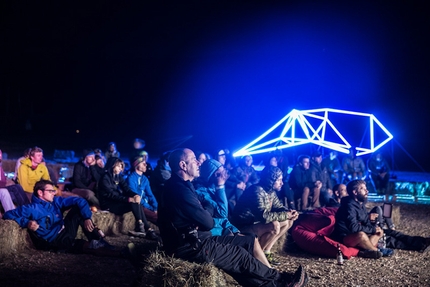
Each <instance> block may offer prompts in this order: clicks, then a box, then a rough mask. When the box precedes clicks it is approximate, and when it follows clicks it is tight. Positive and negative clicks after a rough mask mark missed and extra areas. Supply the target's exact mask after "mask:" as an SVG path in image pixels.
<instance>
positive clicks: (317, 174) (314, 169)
mask: <svg viewBox="0 0 430 287" xmlns="http://www.w3.org/2000/svg"><path fill="white" fill-rule="evenodd" d="M309 171H310V173H311V180H312V182H316V181H317V180H319V181H321V183H322V187H321V190H327V189H333V187H332V183H331V180H330V175H329V174H328V172H327V168H326V167H324V166H322V165H321V164H318V163H317V162H316V161H314V160H311V166H310V168H309Z"/></svg>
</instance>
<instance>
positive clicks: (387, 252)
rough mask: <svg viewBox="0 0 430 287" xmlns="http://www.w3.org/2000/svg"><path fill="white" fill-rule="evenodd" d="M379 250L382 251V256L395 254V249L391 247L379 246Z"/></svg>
mask: <svg viewBox="0 0 430 287" xmlns="http://www.w3.org/2000/svg"><path fill="white" fill-rule="evenodd" d="M379 251H380V252H381V253H382V257H391V256H393V254H394V250H393V249H390V248H379Z"/></svg>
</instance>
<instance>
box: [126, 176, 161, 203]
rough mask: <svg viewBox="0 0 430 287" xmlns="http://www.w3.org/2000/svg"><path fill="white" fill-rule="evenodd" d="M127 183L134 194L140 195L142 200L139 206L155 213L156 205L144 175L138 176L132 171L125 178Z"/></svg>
mask: <svg viewBox="0 0 430 287" xmlns="http://www.w3.org/2000/svg"><path fill="white" fill-rule="evenodd" d="M127 183H128V186H129V187H130V189H131V190H132V191H133V192H134V193H136V194H138V195H140V197H141V198H142V199H141V201H140V204H142V205H143V207H145V208H147V209H149V210H152V211H157V209H158V203H157V200H156V199H155V196H154V194H153V193H152V190H151V186H150V185H149V180H148V178H147V177H146V176H145V175H143V174H142V175H139V174H138V173H137V172H135V171H134V172H133V173H132V174H130V175H129V176H128V177H127Z"/></svg>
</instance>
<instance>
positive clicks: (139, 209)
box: [104, 201, 150, 230]
mask: <svg viewBox="0 0 430 287" xmlns="http://www.w3.org/2000/svg"><path fill="white" fill-rule="evenodd" d="M106 207H107V210H109V212H112V213H114V214H116V215H123V214H124V213H127V212H130V211H131V212H132V213H133V216H134V219H135V220H136V223H137V221H139V220H142V222H143V224H144V226H145V230H148V228H150V225H149V223H148V220H147V219H146V216H145V213H144V211H143V206H142V205H140V203H134V202H133V203H132V202H122V201H109V202H108V203H107V204H106V206H104V208H106Z"/></svg>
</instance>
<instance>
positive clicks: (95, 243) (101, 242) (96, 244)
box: [88, 239, 111, 249]
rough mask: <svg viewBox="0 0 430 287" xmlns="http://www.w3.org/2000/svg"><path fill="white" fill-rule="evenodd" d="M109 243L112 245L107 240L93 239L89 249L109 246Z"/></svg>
mask: <svg viewBox="0 0 430 287" xmlns="http://www.w3.org/2000/svg"><path fill="white" fill-rule="evenodd" d="M107 245H109V246H111V245H110V244H109V243H107V242H106V241H104V240H102V239H100V240H91V241H90V244H89V245H88V248H89V249H99V248H103V247H107Z"/></svg>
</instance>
